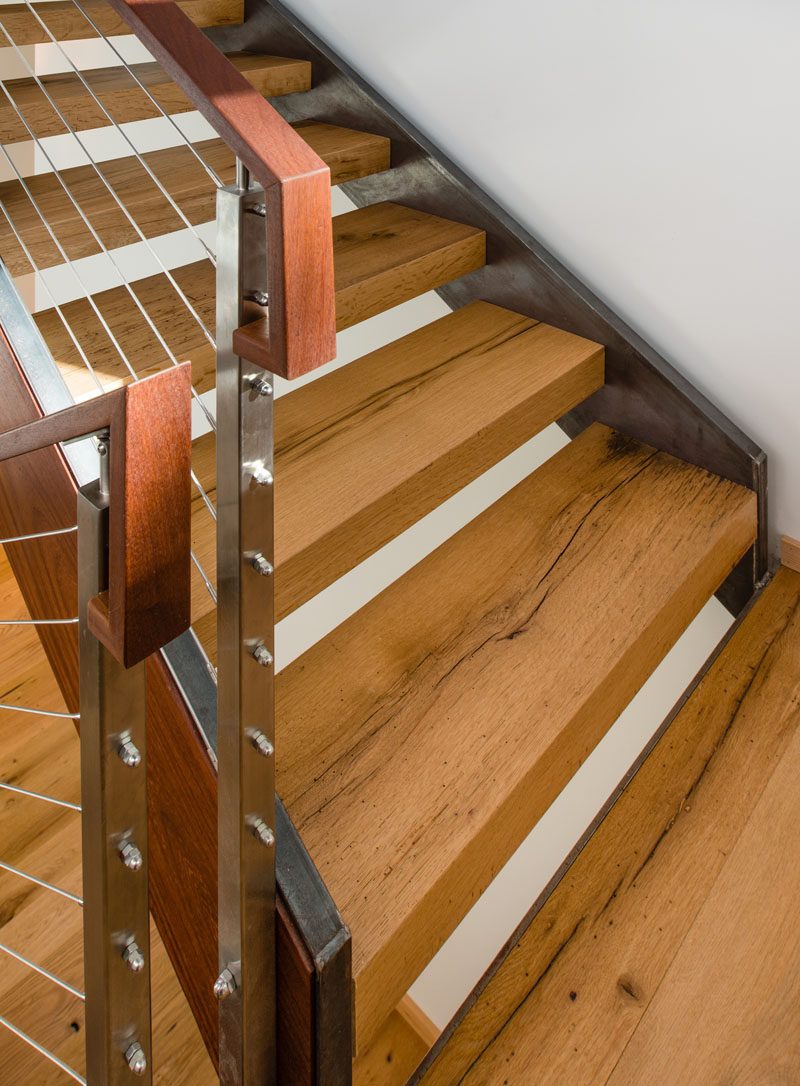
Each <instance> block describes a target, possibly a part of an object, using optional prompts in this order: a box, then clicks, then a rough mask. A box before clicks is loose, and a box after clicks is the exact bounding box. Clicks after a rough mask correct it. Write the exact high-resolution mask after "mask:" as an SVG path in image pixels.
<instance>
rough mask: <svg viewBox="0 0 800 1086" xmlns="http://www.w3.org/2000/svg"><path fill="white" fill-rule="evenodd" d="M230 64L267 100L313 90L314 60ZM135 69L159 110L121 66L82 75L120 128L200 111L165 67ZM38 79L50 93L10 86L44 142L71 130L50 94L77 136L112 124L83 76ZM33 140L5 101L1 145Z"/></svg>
mask: <svg viewBox="0 0 800 1086" xmlns="http://www.w3.org/2000/svg"><path fill="white" fill-rule="evenodd" d="M1 19H2V13H1V12H0V20H1ZM228 59H229V60H230V61H231V63H232V64H234V65H235V67H236V68H238V70H239V71H240V72H241V74H242V75H243V76H244V77H245V79H247V81H248V82H249V83H250V84H251V85H252V86H253V87H255V89H256V90H257V91H258V92H259V93H260V94H263V95H264V97H266V98H269V97H273V96H277V95H282V94H294V93H297V92H300V91H305V90H308V89H309V87H310V86H311V65H310V63H309V62H308V61H304V60H292V59H288V58H284V57H270V56H259V55H256V54H252V53H231V54H229V56H228ZM130 67H131V71H133V72H134V73H135V75H136V79H138V80H139V82H140V83H142V84H143V85H144V86H145V87H146V88H147V90H148V91H149V92H150V94H151V95H152V96H153V97H154V98H155V99H156V101H157V102H158V106H155V105H153V103H152V102H151V101H150V99H149V98H148V96H147V95H146V94H145V92H144V91H143V90H142V89H141V88H140V87H139V86H138V85H137V83H136V80H135V79H134V77H133V76H132V75H130V74H129V73H128V72H127V71H126V70H125V69H124V68H122V67H121V66H115V67H110V68H87V69H84V70H83V71H82V73H81V75H82V76H83V79H85V80H86V82H87V83H88V84H89V86H90V87H91V89H92V91H93V92H94V93H95V94H96V95H97V97H98V98H99V99H100V102H101V103H102V107H104V108H105V109H106V110H108V112H109V113H110V114H111V116H112V117H113V119H114V121H115V122H116V123H117V124H123V123H125V122H127V121H140V120H146V119H149V118H153V117H160V116H161V110H164V111H165V112H167V113H170V114H177V113H186V112H188V111H190V110H192V109H193V108H194V107H193V106H192V104H191V103H190V102H189V99H188V98H187V97H186V96H185V95H184V93H183V91H181V90H180V88H179V87H178V86H177V84H175V83H173V81H172V80H171V79H170V78H169V76H168V75H166V74H165V72H164V71H163V69H162V68H161V67H160V65H158V64H156V63H155V62H148V63H145V64H132V65H131V66H130ZM37 78H38V81H39V82H40V83H41V84H42V86H43V87H44V88H45V90H44V91H43V90H42V89H41V87H40V86H39V85H38V83H37V80H36V79H34V78H33V77H26V78H22V79H7V80H5V81H4V86H5V87H6V88H7V90H8V92H9V94H10V95H11V97H12V98H13V100H14V102H16V104H17V106H18V108H19V111H20V113H21V114H22V115H23V117H24V118H25V120H26V121H27V123H28V125H29V126H30V128H31V129H32V130H33V132H34V133H35V134H36V136H37V137H38V138H39V139H42V138H43V137H45V136H58V135H62V134H63V133H65V132H66V131H67V129H66V127H65V125H64V123H63V121H62V120H61V119H60V118H59V116H58V113H57V112H56V110H55V109H54V107H53V106H52V105H51V104H50V102H49V101H48V98H47V95H49V96H50V98H52V100H53V102H54V103H55V105H56V107H57V108H58V109H59V110H60V111H61V113H62V114H63V115H64V117H65V119H66V121H67V122H68V124H69V125H70V127H71V128H72V129H74V130H75V131H81V130H85V129H88V128H104V127H107V126H108V125H110V124H111V122H110V121H109V119H108V117H107V116H106V114H105V112H104V110H103V108H102V107H101V106H100V105H98V104H97V102H95V100H94V98H93V97H92V95H91V94H90V92H89V91H88V90H87V89H86V87H85V86H84V84H83V82H82V80H81V78H80V76H78V75H76V74H75V73H74V72H64V73H60V74H58V75H42V76H38V77H37ZM45 92H46V93H45ZM159 106H160V107H161V108H160V109H159ZM30 138H31V137H30V133H29V131H28V128H27V127H26V125H25V124H24V123H23V122H22V121H21V120H20V118H19V117H18V115H17V113H16V111H15V110H14V108H13V106H12V105H11V103H10V102H9V101H8V100H7V99H6V98H5V96H4V97H3V101H2V102H0V140H1V141H2V142H3V143H14V142H18V141H22V140H29V139H30Z"/></svg>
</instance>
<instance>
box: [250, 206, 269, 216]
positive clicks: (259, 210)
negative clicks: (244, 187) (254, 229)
mask: <svg viewBox="0 0 800 1086" xmlns="http://www.w3.org/2000/svg"><path fill="white" fill-rule="evenodd" d="M247 210H248V212H249V213H250V214H251V215H258V216H259V217H260V218H262V219H265V218H266V217H267V205H266V204H251V206H250V207H248V209H247Z"/></svg>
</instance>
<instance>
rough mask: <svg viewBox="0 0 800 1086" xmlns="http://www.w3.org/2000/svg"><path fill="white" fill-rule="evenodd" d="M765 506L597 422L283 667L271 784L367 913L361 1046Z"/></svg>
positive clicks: (352, 922)
mask: <svg viewBox="0 0 800 1086" xmlns="http://www.w3.org/2000/svg"><path fill="white" fill-rule="evenodd" d="M755 516H756V510H755V498H754V496H753V495H752V493H750V492H748V491H745V490H743V489H741V488H738V487H736V486H734V485H733V484H730V483H726V482H723V481H721V480H719V479H717V478H715V477H713V476H709V475H707V474H706V473H704V472H702V471H699V470H698V469H695V468H693V467H691V466H689V465H687V464H685V463H682V462H680V461H676V460H674V459H672V458H670V457H668V456H665V455H663V454H660V453H656V452H655V451H654V450H652V449H649V448H647V447H646V446H642V445H639V444H637V443H636V442H633V441H631V440H629V439H626V438H624V437H622V436H620V435H617V434H614V433H613V432H611V431H609V430H607V429H605V428H604V427H602V426H595V427H592V428H591V429H589V430H587V431H586V432H585V433H584V434H582V435H581V436H580V437H579V438H578V439H576V441H574V442H573V443H572V444H571V445H570V446H568V447H567V448H566V449H564V450H562V451H561V452H560V453H558V454H557V455H556V456H555V457H553V458H552V459H551V460H550V461H548V462H547V463H546V464H545V465H544V466H543V467H542V468H540V469H539V470H538V471H537V472H536V473H535V474H534V475H533V476H531V477H529V478H528V479H527V480H525V481H524V482H523V483H521V484H520V485H519V486H518V487H516V488H515V489H514V490H512V491H510V492H509V494H507V495H506V496H505V497H503V498H501V499H500V500H499V501H498V502H497V503H496V504H495V505H494V506H492V507H491V508H490V509H489V510H487V511H486V512H485V513H484V514H483V515H481V516H480V517H478V518H477V519H475V520H473V521H472V522H471V523H470V524H469V525H467V527H466V528H464V529H462V531H461V532H460V533H459V534H458V535H457V536H455V537H454V538H453V539H451V540H449V541H448V542H447V543H445V544H444V545H443V546H442V547H440V548H439V549H438V550H437V551H436V552H434V553H433V554H432V555H431V556H429V557H428V558H427V559H425V560H424V561H423V562H422V563H420V564H419V565H418V566H416V567H415V568H414V569H412V570H411V571H410V572H409V573H408V574H406V575H405V576H404V577H403V578H401V579H400V580H399V581H397V582H396V583H395V584H394V585H392V586H391V587H390V588H389V589H387V590H386V591H385V592H383V593H382V594H381V595H380V596H378V597H376V599H374V600H373V601H371V602H370V603H369V604H368V605H367V606H366V607H364V608H363V609H362V610H361V611H360V612H358V613H357V614H356V615H354V616H353V617H352V618H351V619H349V620H348V621H347V622H345V623H343V624H342V625H341V626H339V627H338V629H336V630H335V631H333V633H332V634H330V635H329V636H328V637H327V638H325V639H324V640H323V641H322V642H320V643H319V644H317V645H316V646H314V647H313V648H312V649H311V650H309V651H308V652H307V653H305V655H304V656H302V657H301V658H299V659H298V660H296V661H295V662H294V663H293V664H291V665H290V666H289V667H288V668H286V669H284V670H283V671H281V672H280V674H279V675H278V677H277V720H278V740H277V742H278V743H279V744H280V749H281V751H282V755H281V758H280V761H279V764H278V767H277V768H278V790H279V791H280V793H281V796H282V797H283V800H284V803H285V804H286V806H287V808H288V810H289V812H290V814H291V816H292V818H293V820H294V822H295V824H296V826H297V828H298V830H299V832H300V833H301V835H302V837H303V840H304V842H305V844H306V847H307V848H308V850H309V852H310V854H311V856H312V859H313V860H314V862H315V863H316V865H317V868H318V869H319V871H320V874H321V876H322V878H323V879H324V880H325V882H326V884H327V886H328V887H329V890H330V892H331V894H332V896H333V898H334V900H335V901H336V903H337V906H338V908H339V909H340V911H341V913H342V916H343V918H344V920H345V923H347V924H348V926H349V927H350V929H351V931H352V933H353V976H354V980H355V987H356V1035H357V1039H358V1051H359V1052H360V1051H362V1050H363V1048H364V1046H365V1045H367V1044H368V1043H369V1041H370V1040H371V1038H372V1036H373V1035H374V1033H375V1030H376V1029H377V1028H378V1027H379V1025H380V1024H381V1023H382V1021H383V1020H384V1019H385V1017H386V1015H387V1014H388V1013H389V1012H390V1010H391V1008H392V1007H393V1006H394V1005H395V1004H396V1002H397V1000H398V999H399V998H400V997H401V996H402V994H403V992H404V991H405V990H406V989H407V988H408V986H409V984H410V983H411V982H412V981H413V980H414V979H415V977H416V976H417V974H418V973H419V972H420V970H421V968H422V967H423V966H424V965H425V964H426V963H427V961H429V960H430V958H431V957H432V956H433V954H434V953H435V951H436V950H437V949H438V948H439V946H440V945H441V944H442V943H443V942H444V940H445V939H446V938H447V936H448V935H449V934H450V932H451V931H452V930H453V928H454V927H455V926H456V924H457V923H458V922H459V921H460V920H461V918H462V917H463V915H464V914H465V913H466V911H467V909H468V908H469V906H470V905H471V904H472V903H473V902H474V900H475V899H476V898H477V896H478V895H479V894H480V893H481V892H482V890H483V889H484V888H485V887H486V885H487V884H488V882H489V881H490V880H491V878H492V877H493V875H494V874H495V873H496V872H497V870H498V869H499V868H500V866H502V864H503V863H504V862H505V861H506V860H507V859H508V857H509V856H510V855H511V853H512V852H513V851H514V849H515V848H516V847H517V845H518V844H519V843H520V842H521V840H522V839H523V837H524V836H525V835H526V834H527V832H528V831H529V830H530V828H531V826H532V825H533V824H534V823H535V821H536V819H537V818H538V817H539V816H540V815H541V814H542V813H543V812H544V810H545V809H546V807H547V806H548V804H549V803H550V802H551V800H552V799H554V798H555V796H556V795H557V794H558V793H559V792H560V791H561V789H562V788H563V787H564V785H565V784H566V783H567V781H568V780H569V779H570V778H571V777H572V775H573V774H574V772H575V770H576V769H577V768H578V766H579V765H580V764H581V762H582V761H583V760H584V758H585V757H586V755H587V754H588V753H589V751H591V749H592V748H593V747H594V745H595V744H596V742H597V741H598V740H599V739H600V737H601V736H602V735H603V733H604V732H605V730H606V729H607V728H608V727H609V726H610V725H611V724H612V723H613V722H614V720H615V719H616V717H617V716H618V714H619V712H620V711H621V710H622V708H623V707H624V706H625V704H626V703H627V702H628V700H629V699H630V697H631V696H632V695H633V694H634V693H635V692H636V690H637V689H638V687H639V686H640V685H641V683H642V682H643V681H644V680H645V678H646V677H647V676H648V675H649V674H650V672H651V670H652V669H653V667H654V666H655V665H656V664H657V663H658V662H659V660H660V659H661V658H662V656H663V655H664V653H665V652H666V651H667V650H668V648H669V647H670V646H671V644H672V643H673V642H674V640H675V639H676V638H677V636H678V635H679V634H680V633H681V632H682V631H683V629H684V628H685V626H686V625H687V624H688V623H689V621H690V620H691V619H692V618H693V617H694V615H695V614H696V613H697V611H698V610H699V609H700V607H701V606H702V605H703V604H704V603H705V602H706V600H707V599H708V598H709V596H710V595H711V594H712V593H713V592H714V590H715V588H716V587H717V586H718V585H719V584H720V583H721V582H722V581H723V580H724V579H725V577H726V576H727V574H728V573H729V572H730V570H731V569H732V568H733V567H734V565H735V564H736V562H737V561H738V560H739V559H740V558H741V556H742V555H743V554H744V552H745V551H746V550H747V548H748V546H750V545H751V544H752V541H753V538H754V534H755V530H756V526H755ZM609 631H613V637H610V636H609ZM343 661H346V666H343ZM411 842H413V847H411V845H410V843H411Z"/></svg>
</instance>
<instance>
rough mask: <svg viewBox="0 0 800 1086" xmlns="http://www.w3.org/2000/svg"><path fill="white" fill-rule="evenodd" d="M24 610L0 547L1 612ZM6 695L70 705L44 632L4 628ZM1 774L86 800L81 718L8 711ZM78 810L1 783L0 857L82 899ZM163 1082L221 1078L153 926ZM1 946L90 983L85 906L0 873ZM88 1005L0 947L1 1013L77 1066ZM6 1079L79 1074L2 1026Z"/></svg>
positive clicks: (2, 722)
mask: <svg viewBox="0 0 800 1086" xmlns="http://www.w3.org/2000/svg"><path fill="white" fill-rule="evenodd" d="M24 615H25V609H24V605H23V603H22V600H21V598H20V596H19V593H18V591H17V588H16V584H15V582H14V580H13V577H12V576H11V573H10V570H9V567H8V564H7V562H6V559H5V556H4V555H3V553H2V549H0V618H2V619H8V618H19V617H24ZM0 702H5V703H12V704H14V705H24V706H29V707H34V706H35V707H38V708H47V709H51V710H62V711H63V707H64V706H63V702H62V701H61V698H60V696H59V692H58V688H57V686H56V683H55V680H54V678H53V676H52V673H51V671H50V668H49V667H48V665H47V662H46V660H45V658H44V654H43V653H42V651H41V649H40V648H39V645H38V640H37V637H36V634H35V633H34V632H33V631H32V630H30V629H29V628H25V627H19V628H14V627H0ZM0 780H2V781H4V782H8V783H11V784H14V785H16V786H18V787H20V788H26V789H28V790H31V791H36V792H42V793H45V794H49V795H53V796H56V797H58V798H59V799H62V800H66V801H69V802H72V803H79V802H80V779H79V749H78V737H77V733H76V731H75V728H74V725H73V723H72V722H71V721H69V720H60V719H56V718H48V717H42V716H32V715H30V714H24V713H18V712H8V711H5V710H0ZM80 844H81V843H80V815H79V814H78V813H77V812H75V811H72V810H69V809H67V808H63V807H56V806H53V805H52V804H47V803H43V802H42V801H41V800H35V799H29V798H25V797H23V796H20V795H15V794H14V793H12V792H8V791H6V790H0V860H2V861H3V862H4V863H7V864H10V865H12V866H13V867H17V868H19V869H21V870H24V871H28V872H30V873H31V874H33V875H35V876H37V877H38V878H42V879H45V880H47V881H48V882H52V883H54V884H55V885H57V886H59V887H61V888H63V889H65V890H68V891H69V892H71V893H73V894H76V895H80V893H81V868H80V859H81V857H80ZM152 940H153V942H152V976H153V1034H154V1036H153V1055H154V1060H153V1063H154V1068H155V1075H154V1081H155V1082H158V1083H165V1084H166V1083H170V1084H183V1083H186V1084H187V1086H188V1084H191V1086H205V1084H206V1083H209V1084H211V1083H216V1081H217V1079H216V1075H215V1074H214V1071H213V1067H212V1065H211V1061H210V1060H209V1058H208V1056H207V1054H206V1051H205V1048H204V1046H203V1043H202V1041H201V1039H200V1036H199V1034H198V1032H197V1030H196V1028H195V1024H194V1019H193V1018H192V1016H191V1014H190V1012H189V1008H188V1006H187V1004H186V1000H185V999H184V996H183V993H182V992H181V990H180V987H179V985H178V982H177V979H176V977H175V974H174V973H173V971H172V968H171V966H170V964H169V961H168V959H167V955H166V952H165V951H164V948H163V945H162V944H161V941H160V939H159V938H158V934H157V933H156V931H155V929H153V931H152ZM0 943H2V944H4V945H5V946H7V947H10V948H11V949H12V950H15V951H17V952H18V953H21V954H24V955H25V956H26V957H28V958H30V959H31V960H32V961H35V962H36V963H37V964H39V965H41V966H43V967H44V968H46V969H48V970H50V972H52V973H54V974H55V975H56V976H58V977H60V978H61V979H63V980H65V981H66V982H67V983H69V984H71V985H72V986H73V987H75V988H77V989H79V990H82V988H83V963H82V920H81V909H80V906H78V905H76V904H74V903H73V902H72V901H69V900H67V899H66V898H62V897H58V896H56V895H55V894H53V893H52V892H50V891H48V890H45V889H42V888H40V887H38V886H35V885H34V884H32V883H30V882H27V881H24V880H23V879H21V878H19V877H17V876H15V875H12V874H10V873H8V872H6V871H2V872H0ZM83 1011H84V1008H83V1003H82V1001H81V1000H80V999H78V998H77V997H75V996H73V995H70V994H69V993H67V992H65V991H63V990H62V989H60V988H57V987H56V986H55V985H54V984H53V983H52V982H51V981H49V980H46V979H45V978H43V977H40V976H38V975H36V974H35V973H33V972H32V971H31V970H30V969H29V968H27V967H26V966H22V965H20V964H19V963H18V962H16V961H15V960H14V959H13V958H12V957H10V956H9V955H8V954H6V953H5V952H3V951H2V950H0V1016H2V1017H3V1018H5V1019H8V1020H9V1021H10V1022H12V1023H13V1024H14V1025H15V1026H17V1027H18V1028H19V1029H21V1030H23V1031H24V1032H25V1033H27V1034H28V1035H29V1036H30V1037H32V1038H33V1039H34V1040H35V1041H37V1042H38V1043H39V1044H41V1045H43V1046H44V1047H45V1048H47V1049H49V1050H50V1051H51V1052H53V1053H54V1054H55V1055H57V1056H58V1057H59V1058H60V1059H62V1060H63V1061H64V1062H65V1063H67V1064H69V1065H70V1066H71V1067H73V1068H74V1069H75V1070H76V1071H78V1073H80V1074H82V1073H83V1071H84V1064H85V1061H84V1052H83V1025H84V1013H83ZM0 1081H2V1083H3V1084H4V1086H51V1084H52V1086H61V1084H62V1083H63V1084H66V1083H69V1082H71V1081H72V1079H71V1078H69V1076H67V1075H66V1074H65V1073H64V1072H63V1071H61V1070H59V1069H58V1068H56V1067H55V1066H53V1065H52V1064H49V1063H48V1062H47V1061H46V1060H44V1059H43V1058H42V1057H41V1056H39V1055H37V1054H36V1053H35V1052H33V1050H32V1049H31V1048H29V1047H28V1046H27V1045H26V1044H24V1043H23V1042H22V1041H19V1040H17V1039H16V1038H15V1037H14V1036H13V1035H12V1034H11V1033H9V1032H8V1030H6V1029H5V1028H4V1027H2V1026H0Z"/></svg>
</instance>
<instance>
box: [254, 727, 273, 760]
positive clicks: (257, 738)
mask: <svg viewBox="0 0 800 1086" xmlns="http://www.w3.org/2000/svg"><path fill="white" fill-rule="evenodd" d="M250 742H251V743H252V745H253V747H254V748H255V749H256V750H257V751H258V753H259V754H260V755H261V756H262V757H263V758H271V757H272V755H273V754H274V753H275V748H274V747H273V745H272V743H270V741H269V739H267V737H266V735H264V733H263V732H261V731H254V732H251V733H250Z"/></svg>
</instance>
